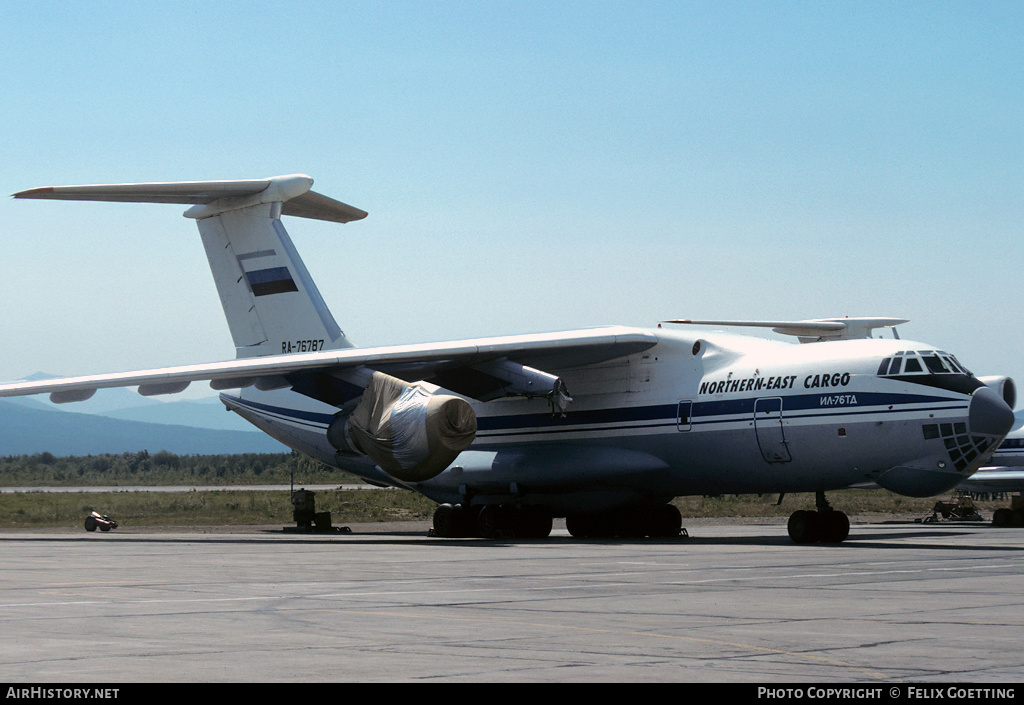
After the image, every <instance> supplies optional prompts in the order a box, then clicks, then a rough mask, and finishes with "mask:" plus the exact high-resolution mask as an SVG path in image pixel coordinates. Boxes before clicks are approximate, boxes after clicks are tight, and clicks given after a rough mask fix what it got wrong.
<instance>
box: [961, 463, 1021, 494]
mask: <svg viewBox="0 0 1024 705" xmlns="http://www.w3.org/2000/svg"><path fill="white" fill-rule="evenodd" d="M958 487H959V488H960V489H962V490H967V491H968V492H1024V470H1021V469H1018V468H1007V467H990V468H981V469H980V470H978V471H977V472H976V473H974V474H973V475H971V476H970V477H969V478H967V479H966V480H964V481H963V482H962V483H960V484H959V485H958Z"/></svg>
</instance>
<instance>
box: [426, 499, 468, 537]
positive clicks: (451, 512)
mask: <svg viewBox="0 0 1024 705" xmlns="http://www.w3.org/2000/svg"><path fill="white" fill-rule="evenodd" d="M468 523H469V522H468V518H467V513H466V509H465V507H463V506H462V505H461V504H442V505H440V506H438V507H437V509H435V510H434V536H437V537H439V538H443V539H453V538H459V537H460V536H465V535H466V534H467V533H468V532H467V529H468Z"/></svg>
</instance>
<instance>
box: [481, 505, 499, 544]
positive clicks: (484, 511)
mask: <svg viewBox="0 0 1024 705" xmlns="http://www.w3.org/2000/svg"><path fill="white" fill-rule="evenodd" d="M504 528H505V517H504V512H503V511H502V508H501V507H500V506H498V505H495V504H487V505H484V506H483V507H480V512H479V513H478V514H477V515H476V533H477V535H478V536H480V537H481V538H485V539H494V538H498V536H500V535H501V533H502V531H503V530H504Z"/></svg>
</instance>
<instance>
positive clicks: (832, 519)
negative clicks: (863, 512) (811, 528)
mask: <svg viewBox="0 0 1024 705" xmlns="http://www.w3.org/2000/svg"><path fill="white" fill-rule="evenodd" d="M818 531H819V536H818V540H819V541H821V542H823V543H842V542H843V541H845V540H846V537H847V536H849V535H850V518H849V517H848V516H846V514H844V513H843V512H837V511H835V510H834V509H833V510H830V511H827V512H818Z"/></svg>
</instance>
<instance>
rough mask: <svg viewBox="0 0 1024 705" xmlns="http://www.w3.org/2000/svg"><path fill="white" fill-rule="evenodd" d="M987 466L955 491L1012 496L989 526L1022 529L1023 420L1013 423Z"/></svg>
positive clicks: (1023, 519) (1023, 507)
mask: <svg viewBox="0 0 1024 705" xmlns="http://www.w3.org/2000/svg"><path fill="white" fill-rule="evenodd" d="M988 462H989V463H990V464H989V465H986V466H983V467H981V468H979V469H978V471H977V472H975V473H974V474H973V475H971V476H970V477H969V478H967V479H965V480H964V481H963V482H962V483H960V485H958V487H957V489H960V490H965V491H967V492H972V493H995V492H1016V493H1017V496H1015V497H1013V498H1012V501H1011V504H1010V506H1009V507H1000V508H999V509H997V510H995V512H994V513H993V515H992V525H993V526H1014V527H1020V526H1024V467H1022V466H1024V418H1022V417H1018V418H1017V419H1016V421H1015V422H1014V425H1013V428H1012V429H1011V430H1010V432H1009V433H1008V434H1007V435H1006V438H1005V439H1004V440H1003V442H1002V443H1001V444H1000V445H999V447H998V448H996V449H995V450H994V451H993V452H992V457H991V458H990V459H989V461H988Z"/></svg>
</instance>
